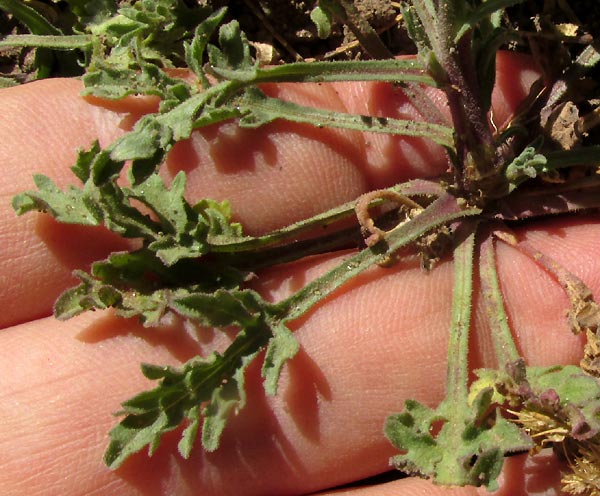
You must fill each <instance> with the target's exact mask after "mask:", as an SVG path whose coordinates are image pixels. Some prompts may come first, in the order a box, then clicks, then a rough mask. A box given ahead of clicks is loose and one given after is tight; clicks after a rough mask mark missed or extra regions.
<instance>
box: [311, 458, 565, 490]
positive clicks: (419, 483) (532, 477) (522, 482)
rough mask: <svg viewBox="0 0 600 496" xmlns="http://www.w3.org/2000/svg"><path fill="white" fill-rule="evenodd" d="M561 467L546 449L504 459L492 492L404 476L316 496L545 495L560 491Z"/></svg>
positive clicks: (481, 488) (562, 468)
mask: <svg viewBox="0 0 600 496" xmlns="http://www.w3.org/2000/svg"><path fill="white" fill-rule="evenodd" d="M561 470H564V467H563V466H561V464H560V463H559V462H558V461H557V460H556V457H554V455H553V454H552V450H550V449H547V450H543V451H542V452H541V453H540V454H537V455H536V456H534V457H530V456H528V455H525V454H523V455H518V456H512V457H510V458H508V459H506V461H505V462H504V467H503V469H502V473H501V474H500V477H499V478H498V485H499V487H498V489H497V490H495V491H493V492H489V491H487V490H486V489H485V488H483V487H480V488H474V487H461V488H451V487H445V486H439V485H435V484H433V483H432V482H431V481H429V480H424V479H418V478H405V479H400V480H396V481H393V482H388V483H386V484H377V485H371V486H367V487H349V488H344V489H337V490H336V489H333V490H326V491H324V492H322V493H318V496H492V495H493V496H548V495H557V494H561V492H560V487H561V482H560V478H561ZM315 496H317V495H315Z"/></svg>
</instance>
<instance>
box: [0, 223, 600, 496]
mask: <svg viewBox="0 0 600 496" xmlns="http://www.w3.org/2000/svg"><path fill="white" fill-rule="evenodd" d="M524 235H525V236H527V237H528V238H529V240H530V242H531V243H532V244H534V245H535V246H536V247H537V248H539V249H542V250H543V251H545V252H547V253H549V254H550V255H552V256H554V257H555V258H556V260H557V261H558V262H559V263H561V264H562V265H563V266H565V267H566V268H567V269H569V270H571V271H573V272H574V273H575V274H576V275H578V276H579V277H581V278H582V279H583V280H584V282H586V283H587V284H588V285H589V286H590V287H591V289H592V290H593V291H594V292H596V293H597V292H598V291H599V290H600V281H599V280H598V274H600V262H598V260H597V259H595V258H594V257H593V256H592V255H586V254H588V253H591V254H593V253H595V251H594V249H595V247H596V246H597V245H598V242H599V241H600V229H598V226H597V224H596V219H595V218H594V217H589V218H582V219H581V220H578V221H567V220H565V221H563V222H562V223H561V224H559V223H556V222H555V223H547V224H542V225H541V226H540V228H539V229H535V228H533V227H532V228H530V229H529V230H528V231H527V232H525V233H524ZM558 236H560V237H559V238H558ZM557 238H558V239H559V242H557ZM343 260H344V256H343V255H342V256H341V257H340V256H338V257H327V258H322V259H320V261H319V262H318V263H317V262H315V261H314V260H313V261H305V262H302V263H297V264H293V265H291V266H288V267H283V268H280V269H278V270H275V269H273V270H270V271H265V272H264V273H263V274H262V277H261V279H260V280H259V283H258V284H259V286H257V288H258V289H260V290H261V292H263V293H264V294H265V296H266V297H269V298H272V299H274V300H278V299H280V298H281V297H283V296H284V295H286V294H289V292H290V291H293V290H294V289H297V285H298V281H303V282H305V281H310V280H311V279H313V278H314V277H316V276H317V275H318V274H319V273H322V272H323V271H324V270H326V269H328V268H330V267H331V265H332V264H334V263H340V262H343ZM498 264H499V270H500V277H501V280H502V284H503V287H504V289H505V291H506V298H505V300H506V305H507V310H508V313H509V316H510V317H511V320H512V323H513V324H514V325H515V336H516V338H517V343H518V347H519V349H520V350H521V351H522V353H523V354H524V355H525V357H526V359H527V361H528V363H530V364H533V365H550V364H554V363H577V361H578V360H579V358H580V355H581V341H580V339H579V338H577V337H574V336H572V335H571V334H570V332H569V330H568V327H567V325H566V322H565V315H564V314H565V309H566V308H567V301H566V298H565V297H564V294H562V292H561V290H560V289H558V286H557V284H556V282H555V281H553V280H552V279H551V278H550V277H549V276H548V275H547V274H546V273H545V272H543V271H542V270H541V269H540V268H539V267H538V266H537V265H536V264H535V263H534V262H533V261H531V260H530V259H528V258H526V257H523V256H521V255H519V253H518V252H515V250H514V249H513V248H510V247H506V246H503V245H500V246H499V250H498ZM451 285H452V267H451V264H450V263H443V264H441V265H440V266H439V267H437V268H436V269H435V270H433V271H432V272H430V273H429V274H428V275H426V276H425V275H424V274H423V273H422V271H421V269H420V268H419V267H418V263H417V262H416V261H415V262H412V261H410V260H406V261H404V262H403V263H402V264H401V265H398V266H396V267H393V268H390V269H382V268H373V269H371V270H370V271H368V272H367V273H365V274H364V275H362V276H361V277H359V278H358V279H356V280H354V281H352V282H351V283H349V284H348V285H346V286H344V287H343V288H342V289H341V290H340V291H338V292H337V293H336V294H335V295H334V297H332V298H329V299H328V301H326V302H325V303H324V304H322V305H320V306H319V307H318V308H317V309H315V310H314V311H311V312H310V313H309V314H308V315H306V316H305V317H304V318H303V319H301V320H299V321H297V322H295V327H296V328H297V332H296V336H297V338H298V339H299V341H300V343H301V346H302V351H301V352H300V353H299V355H298V356H297V357H296V358H295V359H293V360H292V361H291V362H290V363H289V364H288V365H287V366H286V367H285V369H284V373H283V376H282V380H281V384H280V391H279V394H278V395H277V396H276V397H273V398H272V397H267V396H265V393H264V391H263V389H262V384H261V378H260V370H259V366H260V364H259V363H258V362H257V363H255V364H253V366H252V367H251V368H250V370H249V371H248V373H247V378H246V382H247V393H248V400H247V401H248V403H247V406H246V408H245V409H244V410H242V411H241V412H240V414H239V415H237V416H235V417H234V418H232V419H231V421H230V424H229V426H228V427H227V428H226V430H225V433H224V437H223V440H222V444H221V446H220V448H219V449H218V450H217V451H215V452H213V453H205V452H203V451H202V450H201V449H200V448H199V447H197V448H196V449H195V450H194V451H193V455H192V458H191V459H190V460H188V461H187V462H185V461H183V460H181V459H180V457H179V456H178V454H177V449H176V442H177V435H174V436H167V439H166V440H165V441H164V442H163V444H162V446H161V448H160V449H159V451H158V453H157V455H156V456H155V458H153V459H151V460H150V461H148V460H146V457H145V455H144V454H140V455H139V456H138V457H136V458H134V459H133V460H132V461H131V462H129V463H127V464H125V466H124V467H123V469H121V470H118V471H116V472H107V471H106V469H104V468H103V467H102V466H101V463H100V461H99V459H100V455H101V451H102V450H103V449H104V446H105V444H104V441H103V440H104V439H105V438H104V437H103V436H104V433H105V432H106V430H107V428H108V427H109V425H110V424H111V423H112V421H113V420H112V419H111V418H110V417H109V416H108V415H106V413H107V412H111V411H115V410H117V409H118V406H117V404H116V403H117V402H118V401H120V400H122V399H125V398H127V397H128V396H130V395H131V393H132V391H137V390H138V389H139V388H140V386H143V384H144V383H143V381H141V380H140V377H139V374H136V373H135V371H134V370H133V369H134V368H135V363H137V362H151V363H158V364H160V363H173V362H174V361H175V360H177V361H178V360H184V359H185V358H186V356H187V354H193V353H196V352H197V351H198V348H197V345H194V344H193V343H189V342H187V341H185V340H184V345H185V346H184V347H185V351H184V352H182V351H181V350H179V348H177V349H169V347H168V346H167V345H166V344H163V343H164V341H163V340H166V341H168V342H169V343H174V342H175V341H176V340H177V339H180V337H181V334H178V333H177V331H176V330H175V329H172V330H171V331H169V332H161V331H160V330H158V332H156V330H146V331H145V336H146V337H147V338H148V339H153V340H154V341H153V342H152V341H151V342H149V343H148V342H146V341H145V340H144V339H141V338H140V335H121V334H120V333H122V332H124V331H125V330H126V329H128V328H131V327H132V323H131V322H128V321H121V322H122V323H121V326H120V327H119V325H118V324H117V323H116V322H115V321H113V320H112V319H111V318H108V317H97V316H93V315H92V316H85V317H82V318H78V319H76V320H73V321H71V322H70V323H69V324H68V325H67V329H65V328H64V327H63V326H64V324H61V325H59V324H57V323H54V322H52V321H43V320H40V321H37V322H33V323H30V324H27V325H24V326H19V328H13V329H10V330H7V331H5V332H4V333H2V334H0V349H1V350H3V352H4V353H5V354H6V357H3V359H2V360H0V376H1V377H3V378H6V379H5V385H4V386H3V390H2V394H3V395H4V398H3V400H2V401H0V408H2V409H3V410H2V411H1V412H0V415H1V416H2V418H3V423H2V425H1V426H0V439H1V440H2V441H0V442H2V443H4V446H1V448H2V449H0V453H10V459H9V458H5V461H4V463H3V466H2V467H1V468H2V470H0V477H1V478H2V479H0V481H2V483H0V487H2V484H4V485H7V486H8V487H15V488H16V489H15V491H17V492H16V493H15V494H27V493H28V492H31V491H30V489H31V488H32V487H33V488H35V487H36V486H35V484H37V483H38V482H37V481H38V480H39V474H38V473H37V472H36V477H33V475H32V474H33V472H32V471H33V470H34V469H35V467H32V465H31V464H28V463H26V462H27V460H31V459H35V457H34V456H33V455H36V454H38V453H45V454H46V455H45V456H47V457H50V456H53V457H55V458H56V460H59V461H60V463H57V464H56V465H52V464H50V465H48V466H49V467H50V468H49V469H48V471H47V472H46V473H45V474H44V477H45V478H43V479H42V480H43V481H44V482H45V483H50V482H52V483H53V484H54V486H53V487H56V488H57V492H60V493H69V492H70V490H71V489H72V487H71V484H73V483H77V485H78V486H77V487H78V488H81V489H80V490H81V492H85V493H93V492H94V491H100V490H102V489H105V488H106V487H110V488H111V489H113V490H114V491H115V492H118V493H119V494H124V495H127V494H135V491H138V490H139V491H140V492H143V491H150V490H151V488H157V487H160V488H161V491H164V494H169V493H171V494H173V493H177V494H186V493H187V491H188V488H189V491H190V492H192V490H193V491H195V492H202V494H205V495H211V494H215V495H216V494H235V492H236V491H239V488H240V487H244V488H247V490H248V492H252V493H256V494H286V493H300V494H303V493H308V492H312V491H317V490H322V489H324V488H328V487H335V486H336V485H340V484H343V483H348V482H350V481H353V480H356V479H361V478H364V477H367V476H369V475H373V474H376V473H379V472H382V471H385V470H387V469H388V459H389V457H390V456H392V455H393V454H394V449H393V448H392V447H391V446H390V444H389V443H388V441H387V440H386V439H385V437H384V436H383V433H382V426H383V423H384V421H385V419H386V417H387V416H388V415H390V414H392V413H396V412H398V411H400V410H401V409H402V407H403V404H404V401H405V400H406V399H408V398H414V399H416V400H418V401H421V402H423V403H425V404H427V405H430V406H435V405H437V404H438V403H439V401H440V400H441V399H442V397H443V395H444V388H445V386H444V383H445V372H446V370H445V369H446V346H447V339H448V325H449V320H450V305H451V301H450V300H451ZM523 306H525V307H526V311H522V308H523ZM517 316H518V318H517ZM475 322H476V324H477V325H476V331H475V334H476V336H481V335H482V334H485V332H486V329H487V326H486V325H485V324H484V321H483V319H482V317H481V315H480V314H477V315H476V316H475ZM114 326H117V327H116V330H114V331H112V332H113V333H114V334H117V335H114V334H113V338H112V339H106V338H103V336H102V334H103V332H104V333H106V332H108V331H107V329H112V328H113V327H114ZM90 327H95V328H96V329H95V330H94V329H92V330H90ZM99 328H100V329H99ZM102 328H104V331H103V330H102ZM82 333H83V335H82ZM77 335H79V337H80V339H81V340H83V342H81V341H77V340H76V339H74V337H76V336H77ZM94 335H95V336H96V338H95V339H94V338H91V337H90V336H94ZM184 336H185V335H184ZM205 339H208V338H205ZM91 341H98V342H97V343H93V342H91ZM479 342H481V341H479ZM21 343H28V346H27V347H25V346H23V345H22V344H21ZM473 344H474V345H477V341H475V342H474V343H473ZM171 346H173V345H171ZM219 346H220V345H219ZM178 350H179V351H178ZM474 355H475V357H474V362H475V363H478V364H489V363H493V362H494V360H493V354H492V352H491V351H490V347H487V346H480V347H478V348H477V349H476V350H475V353H474ZM45 364H49V365H50V366H49V367H45ZM97 364H101V368H100V369H99V367H98V366H97ZM15 370H22V371H23V372H22V374H21V375H19V374H16V373H15V372H14V371H15ZM40 378H41V379H40ZM57 397H58V398H60V399H61V401H59V402H57V401H56V398H57ZM70 405H73V407H70ZM75 405H76V406H77V408H75V407H74V406H75ZM65 406H66V408H65ZM103 414H104V415H105V416H104V417H102V415H103ZM101 417H102V418H101ZM23 419H26V420H27V421H25V422H24V421H23ZM40 432H41V433H43V436H40V434H39V433H40ZM16 434H18V436H17V435H16ZM91 440H94V442H93V443H91ZM9 448H10V449H9ZM44 466H46V465H44ZM74 466H77V467H78V468H79V470H78V473H77V478H76V479H69V478H65V477H62V475H61V474H62V472H61V470H62V469H61V468H60V467H74ZM265 474H268V476H265ZM9 483H10V484H13V485H12V486H11V485H9ZM163 488H165V489H163ZM173 488H175V490H173ZM192 488H193V489H192ZM417 494H418V493H417ZM512 494H515V493H512ZM516 494H518V493H516Z"/></svg>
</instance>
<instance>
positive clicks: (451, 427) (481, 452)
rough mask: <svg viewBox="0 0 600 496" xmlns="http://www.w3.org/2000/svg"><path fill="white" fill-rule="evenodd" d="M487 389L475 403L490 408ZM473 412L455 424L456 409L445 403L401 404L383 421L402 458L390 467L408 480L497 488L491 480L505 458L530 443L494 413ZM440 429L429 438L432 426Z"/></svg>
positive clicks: (478, 409) (529, 445)
mask: <svg viewBox="0 0 600 496" xmlns="http://www.w3.org/2000/svg"><path fill="white" fill-rule="evenodd" d="M491 392H492V391H491V389H490V388H488V389H487V390H483V391H482V392H481V393H480V395H479V396H480V399H478V400H477V401H478V402H480V403H485V406H487V407H489V406H490V401H489V400H490V398H491ZM481 406H482V405H480V407H479V408H477V407H476V408H474V411H473V412H472V414H471V415H470V418H465V421H464V423H461V424H457V423H456V422H455V420H454V419H453V417H455V415H454V414H453V413H452V412H451V410H452V409H455V408H460V406H458V405H452V404H450V403H446V404H443V405H441V406H440V407H439V408H438V409H436V410H432V409H430V408H428V407H426V406H424V405H421V404H420V403H418V402H415V401H407V402H406V405H405V410H404V412H403V413H400V414H398V415H394V416H391V417H389V418H388V420H387V422H386V427H385V432H386V435H387V436H388V438H389V439H390V440H391V441H392V443H393V444H394V446H396V447H397V448H398V449H399V450H401V451H403V452H405V454H402V455H397V456H395V457H394V458H392V463H393V464H394V465H395V466H396V467H397V468H398V469H400V470H402V471H406V472H408V473H410V474H411V475H418V476H421V477H431V478H433V480H434V481H435V482H436V483H438V484H443V485H453V486H464V485H472V486H486V487H487V488H488V490H494V489H495V488H496V487H497V483H496V478H497V477H498V475H499V474H500V471H501V469H502V465H503V463H504V456H505V455H506V454H508V453H515V452H518V451H524V450H527V449H529V448H530V447H531V446H532V443H531V440H530V439H529V438H528V437H527V436H526V435H525V434H523V433H522V432H521V430H520V429H519V428H518V427H517V426H516V425H515V424H513V423H511V422H509V421H507V420H505V419H504V418H503V417H502V416H501V415H500V414H499V412H497V411H493V410H492V413H491V414H489V415H487V416H485V417H483V416H482V415H481V413H482V412H484V411H485V408H482V407H481ZM438 424H442V427H441V430H440V431H439V432H438V433H434V429H435V428H436V425H438Z"/></svg>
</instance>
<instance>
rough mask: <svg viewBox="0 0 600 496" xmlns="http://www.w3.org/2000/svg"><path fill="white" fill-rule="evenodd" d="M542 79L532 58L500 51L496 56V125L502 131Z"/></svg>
mask: <svg viewBox="0 0 600 496" xmlns="http://www.w3.org/2000/svg"><path fill="white" fill-rule="evenodd" d="M539 77H540V73H539V71H538V70H537V69H536V66H535V62H534V61H533V59H532V58H531V56H529V55H527V54H524V53H517V52H509V51H499V52H498V54H497V56H496V85H495V87H494V91H493V92H492V109H493V120H494V124H495V126H496V127H497V128H498V129H501V128H502V127H503V126H505V125H506V124H507V122H508V121H509V120H510V119H511V117H512V116H513V114H514V112H515V111H516V110H517V109H518V108H519V105H521V103H522V102H523V100H525V98H526V97H527V95H528V94H529V90H530V88H531V86H532V84H533V83H534V82H535V81H536V80H537V79H538V78H539Z"/></svg>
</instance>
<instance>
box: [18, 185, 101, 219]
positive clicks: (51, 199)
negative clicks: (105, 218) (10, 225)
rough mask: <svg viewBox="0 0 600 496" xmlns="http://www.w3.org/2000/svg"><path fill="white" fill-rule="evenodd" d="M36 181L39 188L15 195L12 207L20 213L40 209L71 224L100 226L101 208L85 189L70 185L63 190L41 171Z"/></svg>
mask: <svg viewBox="0 0 600 496" xmlns="http://www.w3.org/2000/svg"><path fill="white" fill-rule="evenodd" d="M33 180H34V182H35V185H36V186H37V187H38V189H39V191H29V192H27V193H21V194H19V195H17V196H15V197H14V198H13V201H12V206H13V208H14V209H15V211H16V212H17V214H18V215H22V214H24V213H26V212H30V211H32V210H39V211H43V212H48V213H50V214H52V216H53V217H55V218H56V220H58V221H60V222H65V223H68V224H83V225H90V226H97V225H98V224H100V222H101V221H102V211H101V209H99V208H98V206H97V205H95V204H94V202H93V201H92V200H91V199H90V197H89V196H88V195H86V193H85V192H84V191H82V190H79V189H77V188H74V187H70V188H68V189H67V191H66V192H63V191H61V190H60V189H59V188H58V187H57V186H56V184H55V183H54V182H53V181H52V179H50V178H48V177H46V176H43V175H41V174H37V175H35V176H34V177H33Z"/></svg>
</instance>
